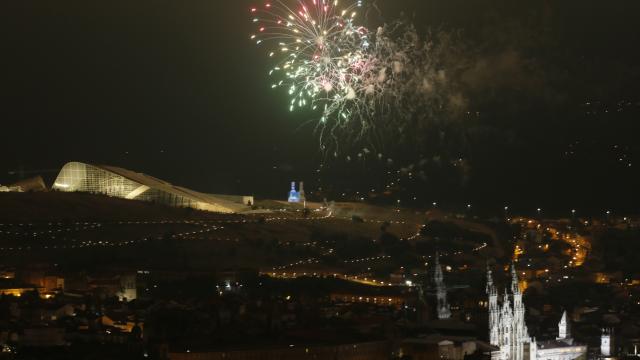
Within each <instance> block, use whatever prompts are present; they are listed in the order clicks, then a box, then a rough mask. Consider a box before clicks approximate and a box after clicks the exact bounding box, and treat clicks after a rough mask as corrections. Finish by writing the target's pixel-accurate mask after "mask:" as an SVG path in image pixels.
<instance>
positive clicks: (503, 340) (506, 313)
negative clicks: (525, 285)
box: [486, 265, 587, 360]
mask: <svg viewBox="0 0 640 360" xmlns="http://www.w3.org/2000/svg"><path fill="white" fill-rule="evenodd" d="M486 291H487V295H488V296H489V341H490V343H491V344H492V345H495V346H497V347H498V348H499V349H500V350H498V351H494V352H492V353H491V359H495V360H574V359H586V355H587V347H586V346H584V345H578V344H574V341H573V338H572V337H571V328H570V324H569V320H568V319H567V313H566V312H565V313H564V314H563V315H562V318H561V319H560V322H559V324H558V337H557V338H556V339H554V340H548V341H542V342H537V341H536V339H535V338H532V337H530V336H529V331H528V329H527V325H526V324H525V319H524V315H525V308H524V304H523V303H522V292H521V290H520V286H519V285H518V275H517V273H516V268H515V265H511V293H508V292H507V291H505V293H504V295H503V300H502V304H498V291H497V289H496V287H495V285H494V284H493V277H492V274H491V269H489V268H487V287H486Z"/></svg>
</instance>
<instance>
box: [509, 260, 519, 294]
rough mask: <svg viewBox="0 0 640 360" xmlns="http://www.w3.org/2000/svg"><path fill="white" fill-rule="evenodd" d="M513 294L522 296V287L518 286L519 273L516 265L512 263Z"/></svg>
mask: <svg viewBox="0 0 640 360" xmlns="http://www.w3.org/2000/svg"><path fill="white" fill-rule="evenodd" d="M511 293H512V294H514V295H519V294H520V285H518V273H517V272H516V265H515V264H514V263H511Z"/></svg>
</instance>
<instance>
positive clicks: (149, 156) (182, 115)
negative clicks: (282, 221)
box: [0, 0, 640, 214]
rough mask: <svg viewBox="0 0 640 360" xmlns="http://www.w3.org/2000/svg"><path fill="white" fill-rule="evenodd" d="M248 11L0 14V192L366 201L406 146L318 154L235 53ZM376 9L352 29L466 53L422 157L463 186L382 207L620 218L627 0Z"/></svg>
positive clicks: (127, 4)
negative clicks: (410, 32)
mask: <svg viewBox="0 0 640 360" xmlns="http://www.w3.org/2000/svg"><path fill="white" fill-rule="evenodd" d="M252 4H254V2H251V1H245V0H233V1H231V0H225V1H222V0H216V1H214V0H209V1H199V0H198V1H196V0H193V1H191V0H190V1H158V0H153V1H151V0H136V1H130V0H127V1H102V2H96V1H89V2H88V1H55V2H53V1H32V0H20V1H3V2H2V3H1V4H0V46H1V48H2V51H1V52H0V69H1V71H2V77H0V118H1V119H2V123H1V129H0V134H2V135H1V137H0V151H1V153H2V160H0V183H2V184H5V183H10V182H12V181H15V180H18V179H17V178H16V176H15V175H11V174H9V172H10V171H12V170H19V169H22V170H24V171H25V172H26V173H27V174H28V175H30V174H32V173H30V172H31V171H33V174H34V175H35V174H42V175H44V176H45V178H47V179H48V180H49V181H51V180H52V177H53V176H55V173H54V172H51V170H53V169H58V168H60V167H61V166H62V165H63V164H64V163H66V162H68V161H72V160H78V161H86V162H90V163H100V164H108V165H114V166H121V167H125V168H128V169H131V170H136V171H140V172H145V173H148V174H151V175H154V176H156V177H158V178H162V179H166V180H168V181H171V182H173V183H175V184H179V185H184V186H187V187H191V188H194V189H196V190H200V191H205V192H219V193H253V194H255V195H257V196H267V197H275V196H280V197H284V196H285V195H286V192H287V189H288V185H287V182H288V181H290V180H294V179H304V180H306V181H307V183H309V184H310V185H309V187H310V188H311V189H312V190H313V189H314V188H315V187H317V186H318V184H319V182H318V181H319V179H321V181H322V184H323V185H324V187H325V188H327V189H328V188H330V191H331V193H330V194H329V196H331V197H335V196H336V195H338V194H341V193H342V192H347V193H354V192H355V191H365V190H367V189H370V188H372V187H375V188H378V189H380V188H383V187H384V186H385V184H387V183H388V182H389V181H391V180H390V178H389V176H388V173H389V172H391V173H393V174H394V176H393V178H395V177H396V175H395V174H396V171H397V170H399V169H400V168H402V167H406V166H407V165H409V164H411V163H414V162H415V160H416V159H417V158H419V157H420V156H418V155H417V154H415V153H413V151H412V149H407V148H405V149H401V151H398V149H388V150H389V153H388V154H387V153H386V152H385V151H386V149H385V150H384V151H383V150H381V152H385V159H386V158H387V157H388V158H392V159H393V163H392V164H389V163H386V162H385V163H384V164H381V163H376V161H374V160H367V161H364V160H357V156H356V154H355V153H354V154H341V155H340V156H338V157H334V156H330V155H327V154H323V153H322V152H321V151H320V150H319V147H318V142H317V136H316V135H315V134H314V132H313V130H314V129H313V125H309V124H310V123H312V121H313V120H314V116H316V115H314V114H307V113H289V112H288V109H287V100H286V94H284V93H283V92H279V91H273V90H271V89H270V82H269V78H268V76H267V71H268V69H269V68H270V63H269V62H268V61H267V60H266V59H265V57H264V51H263V50H261V49H259V48H257V47H256V46H255V45H254V44H253V43H252V42H250V41H249V40H248V35H249V34H250V32H251V28H252V24H251V23H250V21H249V14H248V9H249V7H250V6H251V5H252ZM377 4H378V6H379V8H380V9H381V10H382V11H381V14H377V13H376V14H373V15H370V17H369V18H368V19H367V21H369V22H370V24H368V25H370V26H377V25H379V24H380V23H381V22H384V21H389V20H393V19H396V18H399V17H405V18H408V19H411V21H413V22H414V23H415V24H416V26H417V27H418V29H419V31H421V32H424V31H426V30H427V29H428V28H441V29H446V30H447V31H452V30H460V31H461V33H462V37H463V38H465V40H466V41H467V42H468V43H469V44H470V46H471V47H472V48H473V53H474V58H473V59H472V65H471V66H470V68H471V69H472V71H470V72H469V74H467V75H468V76H466V77H465V78H464V79H463V80H464V83H465V84H466V85H467V86H468V94H469V96H470V103H471V104H470V107H471V110H472V112H473V113H476V112H477V113H479V114H481V115H479V116H478V117H476V118H474V119H471V120H468V121H466V122H465V121H463V122H462V123H456V124H454V125H451V127H452V128H455V130H451V129H450V128H449V127H447V131H455V132H456V133H457V134H462V135H460V136H459V137H460V138H462V139H464V141H463V142H462V143H460V144H456V146H448V147H447V148H446V149H444V148H443V149H438V148H437V147H436V148H435V149H434V148H431V149H430V153H429V154H428V155H426V154H425V156H429V157H433V156H434V154H436V153H437V152H438V151H442V153H443V155H442V157H443V158H447V159H448V158H452V159H453V158H462V159H464V164H465V166H464V170H462V171H460V170H459V169H454V168H451V166H442V167H441V168H430V169H429V170H428V172H427V176H426V178H424V179H418V180H416V179H404V178H403V179H402V184H404V185H403V186H402V189H400V190H399V191H398V192H397V194H394V195H392V196H391V197H390V198H389V199H387V200H389V201H392V200H395V199H396V198H402V199H403V201H405V199H412V198H413V196H416V197H417V200H416V201H413V203H412V204H413V205H416V206H419V205H426V204H428V203H429V204H430V203H431V202H432V201H439V202H440V203H450V204H451V206H452V207H453V206H459V205H460V204H465V203H467V202H472V203H474V204H477V207H478V208H486V209H499V208H502V206H504V204H510V205H511V206H512V207H514V208H521V209H522V210H523V211H524V210H532V209H535V208H536V207H543V208H545V209H551V210H550V211H557V212H563V211H568V209H571V208H572V207H577V208H579V209H584V211H585V212H592V213H594V214H595V213H598V212H599V211H600V212H603V211H604V210H605V209H612V210H613V211H618V212H638V210H639V209H640V205H638V204H640V196H639V195H638V184H640V182H639V181H640V142H639V141H638V134H640V126H638V125H637V122H638V121H639V120H640V47H639V46H638V44H640V26H639V25H638V23H637V15H638V14H640V11H639V10H640V5H638V2H637V1H633V0H628V1H604V0H597V1H594V0H582V1H577V0H563V1H560V0H546V1H542V0H536V1H514V0H503V1H488V0H477V1H469V0H401V1H399V0H378V1H377ZM305 124H306V125H305ZM441 131H443V129H434V132H441ZM427 138H428V136H427ZM416 151H422V150H416ZM349 155H350V158H351V160H350V161H347V160H346V157H347V156H349ZM414 155H415V156H414ZM321 165H322V169H323V171H322V172H321V173H320V175H318V173H317V170H318V169H320V167H321ZM449 165H450V164H449Z"/></svg>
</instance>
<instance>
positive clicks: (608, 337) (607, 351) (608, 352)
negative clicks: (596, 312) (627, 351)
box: [600, 329, 615, 359]
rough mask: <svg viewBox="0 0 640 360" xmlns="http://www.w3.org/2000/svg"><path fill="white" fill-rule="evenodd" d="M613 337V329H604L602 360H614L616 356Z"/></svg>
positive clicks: (601, 339)
mask: <svg viewBox="0 0 640 360" xmlns="http://www.w3.org/2000/svg"><path fill="white" fill-rule="evenodd" d="M612 335H613V330H612V329H602V335H601V336H600V356H601V358H602V359H613V358H614V356H615V354H614V347H613V336H612Z"/></svg>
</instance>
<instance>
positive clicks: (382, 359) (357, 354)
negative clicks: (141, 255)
mask: <svg viewBox="0 0 640 360" xmlns="http://www.w3.org/2000/svg"><path fill="white" fill-rule="evenodd" d="M390 355H391V344H389V343H388V342H386V341H380V342H369V343H353V344H340V345H326V346H303V345H297V346H296V345H290V346H288V347H285V348H267V349H255V350H230V351H209V352H206V351H197V350H193V351H191V350H186V351H182V352H177V351H176V352H169V353H168V359H169V360H301V359H316V360H387V359H389V357H390Z"/></svg>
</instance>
